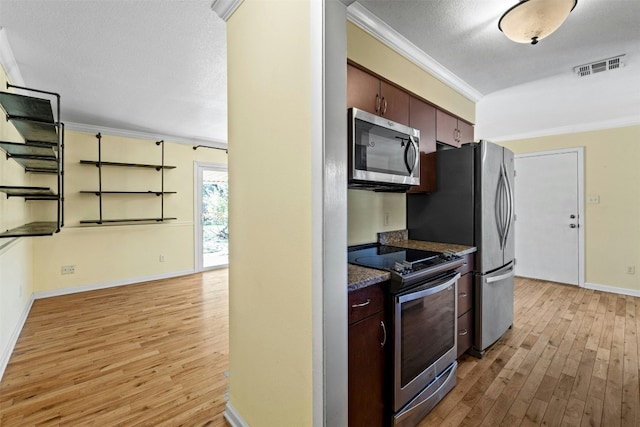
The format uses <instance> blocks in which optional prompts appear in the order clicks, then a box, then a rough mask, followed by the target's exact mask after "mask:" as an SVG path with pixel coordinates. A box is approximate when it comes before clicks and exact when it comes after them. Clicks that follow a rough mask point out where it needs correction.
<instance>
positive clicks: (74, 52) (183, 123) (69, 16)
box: [0, 0, 227, 141]
mask: <svg viewBox="0 0 640 427" xmlns="http://www.w3.org/2000/svg"><path fill="white" fill-rule="evenodd" d="M210 6H211V2H210V1H203V0H191V1H175V0H173V1H167V0H146V1H137V0H126V1H123V0H109V1H97V0H84V1H61V0H55V1H54V0H48V1H37V0H28V1H25V0H18V1H15V0H0V26H2V27H3V28H4V30H5V31H6V34H7V38H8V40H9V43H10V45H11V48H12V50H13V53H14V56H15V58H16V62H17V63H18V66H19V69H20V71H21V74H22V77H23V78H24V82H25V85H27V86H29V87H35V88H40V89H46V90H51V91H55V92H58V93H60V94H61V98H62V118H63V121H65V122H75V123H81V124H89V125H96V126H106V127H112V128H116V129H124V130H134V131H141V132H149V133H152V134H158V135H160V136H178V137H182V138H195V139H204V140H218V141H226V139H227V113H226V111H227V89H226V83H227V82H226V31H225V24H224V21H222V20H221V19H220V18H219V17H218V16H217V15H216V14H215V13H214V12H213V11H212V10H211V7H210Z"/></svg>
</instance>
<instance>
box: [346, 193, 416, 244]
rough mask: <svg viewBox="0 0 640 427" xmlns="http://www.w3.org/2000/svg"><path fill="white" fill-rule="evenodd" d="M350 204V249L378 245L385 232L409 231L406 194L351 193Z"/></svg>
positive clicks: (348, 214)
mask: <svg viewBox="0 0 640 427" xmlns="http://www.w3.org/2000/svg"><path fill="white" fill-rule="evenodd" d="M347 204H348V208H347V216H348V235H347V242H348V244H349V246H352V245H360V244H363V243H373V242H376V241H377V239H378V236H377V233H379V232H382V231H392V230H402V229H405V228H407V227H406V225H407V209H406V206H407V205H406V195H405V194H404V193H376V192H374V191H366V190H349V191H348V192H347Z"/></svg>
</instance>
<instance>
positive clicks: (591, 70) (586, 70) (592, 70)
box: [573, 54, 625, 77]
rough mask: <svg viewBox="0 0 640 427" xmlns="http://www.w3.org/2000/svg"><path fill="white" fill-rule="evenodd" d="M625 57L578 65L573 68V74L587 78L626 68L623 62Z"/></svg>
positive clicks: (619, 56)
mask: <svg viewBox="0 0 640 427" xmlns="http://www.w3.org/2000/svg"><path fill="white" fill-rule="evenodd" d="M624 56H625V55H624V54H623V55H618V56H614V57H612V58H607V59H602V60H600V61H595V62H590V63H589V64H583V65H578V66H577V67H573V72H574V73H576V74H577V75H578V76H579V77H585V76H589V75H591V74H596V73H602V72H604V71H609V70H615V69H618V68H621V67H623V66H624V62H622V58H623V57H624Z"/></svg>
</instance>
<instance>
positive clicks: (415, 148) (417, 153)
mask: <svg viewBox="0 0 640 427" xmlns="http://www.w3.org/2000/svg"><path fill="white" fill-rule="evenodd" d="M409 142H410V144H407V148H406V149H405V150H404V164H405V166H406V167H407V171H409V173H411V174H413V171H414V170H416V168H417V167H418V162H419V161H420V151H419V148H418V143H417V142H416V140H415V139H414V138H413V135H409ZM409 147H411V148H413V152H414V153H415V156H414V157H415V159H414V161H413V165H409V157H408V153H409Z"/></svg>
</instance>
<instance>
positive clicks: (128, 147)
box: [34, 131, 226, 292]
mask: <svg viewBox="0 0 640 427" xmlns="http://www.w3.org/2000/svg"><path fill="white" fill-rule="evenodd" d="M65 136H66V138H65V145H66V148H65V226H64V228H63V229H62V230H61V231H60V233H57V234H55V235H53V236H51V237H41V238H37V239H35V240H34V254H35V259H36V268H35V269H34V282H35V291H36V292H43V291H53V290H59V289H64V288H69V287H74V286H86V285H100V284H109V283H113V282H126V281H135V280H137V279H140V280H142V279H144V278H147V277H154V276H158V275H163V274H171V273H180V272H183V273H186V272H190V271H192V270H193V268H194V260H195V258H194V257H195V254H194V225H193V219H194V216H193V215H194V213H193V212H194V203H195V202H194V200H195V199H194V197H195V195H194V161H202V162H210V163H226V154H225V153H224V151H220V150H210V149H198V150H196V151H194V150H193V149H192V146H191V145H185V144H176V143H171V142H166V143H165V164H167V165H172V166H176V168H175V169H168V170H166V171H165V190H166V191H176V192H177V193H176V194H171V195H165V200H164V212H165V216H166V217H175V218H177V220H175V221H167V222H165V223H161V224H160V223H155V222H152V223H138V224H131V223H129V224H126V225H123V224H118V225H102V226H99V225H82V224H80V220H87V219H97V218H98V217H99V203H98V197H97V196H95V195H93V194H81V193H80V191H81V190H95V189H97V188H98V169H97V168H96V167H95V166H91V165H82V164H80V160H81V159H83V160H97V156H98V146H97V140H96V138H95V134H90V133H85V132H73V131H67V132H66V134H65ZM102 160H103V161H116V162H130V163H146V164H156V163H158V164H159V163H161V148H160V147H159V146H156V145H155V143H154V141H153V140H141V139H136V138H126V137H120V136H111V135H108V134H103V138H102ZM160 185H161V182H160V173H159V172H157V171H156V170H155V169H138V168H117V167H103V169H102V188H103V190H105V191H108V190H113V191H118V190H126V191H147V190H154V191H159V190H160ZM102 203H103V218H105V219H106V218H154V217H159V216H160V198H159V197H157V196H155V195H153V196H146V195H144V196H138V195H126V196H125V195H108V196H103V202H102ZM160 255H163V256H164V260H165V261H164V262H160ZM63 265H75V267H76V270H75V274H72V275H62V274H61V267H62V266H63Z"/></svg>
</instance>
